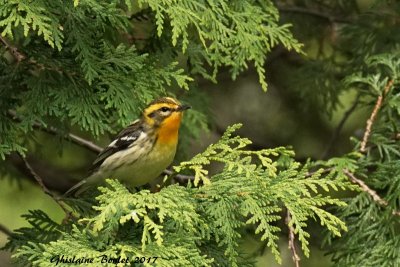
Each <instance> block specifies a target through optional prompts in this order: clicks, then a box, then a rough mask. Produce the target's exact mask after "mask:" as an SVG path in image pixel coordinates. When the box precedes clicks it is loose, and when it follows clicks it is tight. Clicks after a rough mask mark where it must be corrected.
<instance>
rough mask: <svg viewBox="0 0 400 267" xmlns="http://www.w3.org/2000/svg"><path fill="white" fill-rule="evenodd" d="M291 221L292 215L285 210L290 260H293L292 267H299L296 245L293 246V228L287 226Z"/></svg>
mask: <svg viewBox="0 0 400 267" xmlns="http://www.w3.org/2000/svg"><path fill="white" fill-rule="evenodd" d="M291 220H292V215H291V214H290V211H289V210H287V212H286V224H287V226H288V229H289V249H290V251H291V252H292V259H293V262H294V265H295V266H296V267H300V257H299V255H298V254H297V251H296V244H295V241H296V239H295V235H294V229H293V226H291V225H290V224H289V223H290V221H291Z"/></svg>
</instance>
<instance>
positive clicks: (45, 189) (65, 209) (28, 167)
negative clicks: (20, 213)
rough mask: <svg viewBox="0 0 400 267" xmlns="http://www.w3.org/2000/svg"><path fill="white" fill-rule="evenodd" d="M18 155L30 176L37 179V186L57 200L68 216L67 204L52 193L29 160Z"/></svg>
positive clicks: (69, 213)
mask: <svg viewBox="0 0 400 267" xmlns="http://www.w3.org/2000/svg"><path fill="white" fill-rule="evenodd" d="M19 156H20V157H21V159H22V160H23V161H24V164H25V166H26V168H27V169H28V170H29V172H30V174H31V176H32V177H33V178H34V179H35V180H36V181H37V183H38V184H39V186H40V187H41V188H42V190H43V192H44V193H45V194H47V195H49V196H50V197H51V198H52V199H53V200H54V201H55V202H57V204H58V205H59V206H60V207H61V208H62V209H63V211H64V212H65V214H66V215H67V216H70V215H71V212H70V211H69V210H68V208H67V205H66V204H65V203H64V202H62V200H60V199H59V198H58V197H57V196H56V195H54V194H53V193H52V192H51V191H50V190H49V189H48V188H47V187H46V185H45V184H44V183H43V180H42V178H41V177H40V176H39V175H38V174H37V173H36V172H35V170H34V169H33V168H32V166H31V165H30V164H29V162H28V161H27V160H26V158H25V157H24V156H22V155H21V154H19Z"/></svg>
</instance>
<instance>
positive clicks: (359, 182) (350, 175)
mask: <svg viewBox="0 0 400 267" xmlns="http://www.w3.org/2000/svg"><path fill="white" fill-rule="evenodd" d="M343 172H344V174H345V175H346V176H347V177H348V178H349V179H350V181H352V182H353V183H355V184H357V185H359V186H360V188H361V190H362V191H364V192H366V193H367V194H368V195H370V196H371V198H372V199H373V200H374V201H375V202H376V203H378V204H379V205H380V206H382V207H387V206H388V205H389V203H388V202H387V201H386V200H384V199H383V198H381V197H380V196H379V195H378V193H376V191H375V190H373V189H371V188H370V187H369V186H368V185H367V184H366V183H365V182H364V181H362V180H360V179H358V178H357V177H356V176H355V175H354V174H353V173H351V172H350V171H349V170H346V169H345V170H343ZM392 214H393V215H397V216H400V211H398V210H393V212H392Z"/></svg>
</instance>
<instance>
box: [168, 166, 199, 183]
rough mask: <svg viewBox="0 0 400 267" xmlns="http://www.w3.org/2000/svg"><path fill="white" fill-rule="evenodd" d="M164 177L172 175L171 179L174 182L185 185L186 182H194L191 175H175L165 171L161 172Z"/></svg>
mask: <svg viewBox="0 0 400 267" xmlns="http://www.w3.org/2000/svg"><path fill="white" fill-rule="evenodd" d="M163 174H165V175H172V177H173V179H174V180H176V181H177V182H178V183H186V182H187V181H194V176H193V175H185V174H176V173H175V172H173V171H171V170H168V169H165V170H164V171H163Z"/></svg>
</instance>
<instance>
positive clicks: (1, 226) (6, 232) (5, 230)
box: [0, 224, 12, 236]
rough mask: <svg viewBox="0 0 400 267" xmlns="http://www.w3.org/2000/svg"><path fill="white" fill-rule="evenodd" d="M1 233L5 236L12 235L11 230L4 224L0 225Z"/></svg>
mask: <svg viewBox="0 0 400 267" xmlns="http://www.w3.org/2000/svg"><path fill="white" fill-rule="evenodd" d="M0 232H2V233H3V234H5V235H7V236H11V234H12V232H11V230H10V229H8V228H7V227H6V226H4V225H2V224H0Z"/></svg>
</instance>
